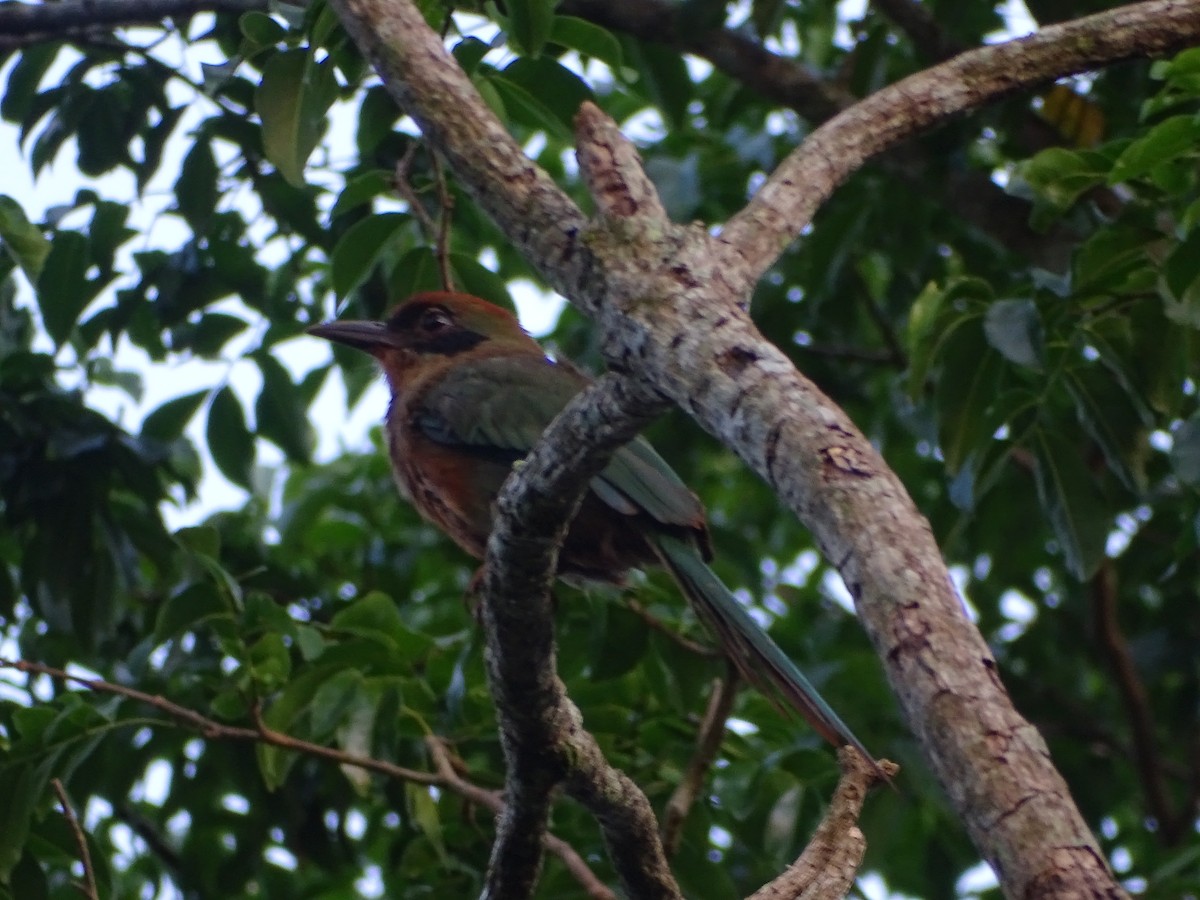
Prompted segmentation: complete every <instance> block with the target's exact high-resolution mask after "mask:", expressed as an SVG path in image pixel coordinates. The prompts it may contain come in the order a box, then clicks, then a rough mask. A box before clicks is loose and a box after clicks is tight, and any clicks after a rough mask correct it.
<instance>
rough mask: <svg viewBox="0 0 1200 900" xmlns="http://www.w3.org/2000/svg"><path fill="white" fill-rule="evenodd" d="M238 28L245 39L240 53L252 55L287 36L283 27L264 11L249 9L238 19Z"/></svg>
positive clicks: (272, 45)
mask: <svg viewBox="0 0 1200 900" xmlns="http://www.w3.org/2000/svg"><path fill="white" fill-rule="evenodd" d="M238 29H239V30H240V31H241V32H242V36H243V37H244V38H245V39H246V40H245V42H244V43H243V45H242V54H243V55H244V56H252V55H253V54H255V53H257V52H258V51H259V50H262V49H264V48H266V47H274V46H275V45H276V44H278V43H279V42H280V41H282V40H284V39H285V38H286V37H287V31H286V30H284V27H283V26H282V25H280V24H279V23H278V22H276V21H275V20H274V19H272V18H271V17H270V16H268V15H267V14H266V13H264V12H259V11H258V10H251V11H250V12H247V13H243V14H242V16H241V18H239V19H238Z"/></svg>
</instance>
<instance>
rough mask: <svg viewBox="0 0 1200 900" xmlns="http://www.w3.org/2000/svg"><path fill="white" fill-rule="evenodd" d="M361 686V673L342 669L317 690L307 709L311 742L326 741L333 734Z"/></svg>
mask: <svg viewBox="0 0 1200 900" xmlns="http://www.w3.org/2000/svg"><path fill="white" fill-rule="evenodd" d="M362 685H363V676H362V673H361V672H358V671H356V670H354V669H343V670H342V671H340V672H336V673H334V675H333V677H332V678H330V679H328V680H327V681H325V682H324V683H323V684H322V685H321V686H320V687H319V688H317V692H316V693H315V694H314V695H313V699H312V705H311V706H310V708H309V716H310V717H311V721H312V739H313V740H316V741H323V740H326V739H327V738H328V737H329V735H331V734H332V733H333V730H334V729H335V728H337V726H338V725H339V724H340V723H341V721H342V719H343V718H344V717H345V715H346V713H347V711H348V710H349V709H350V707H351V705H352V704H353V703H354V700H355V696H356V695H357V694H358V692H359V691H360V690H362Z"/></svg>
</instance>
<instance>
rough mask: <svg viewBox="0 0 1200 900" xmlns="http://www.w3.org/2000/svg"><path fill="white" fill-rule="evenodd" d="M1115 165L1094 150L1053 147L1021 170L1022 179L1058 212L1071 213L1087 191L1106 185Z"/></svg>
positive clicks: (1020, 166)
mask: <svg viewBox="0 0 1200 900" xmlns="http://www.w3.org/2000/svg"><path fill="white" fill-rule="evenodd" d="M1111 168H1112V161H1111V160H1110V159H1109V158H1108V157H1107V156H1105V155H1103V154H1102V153H1097V152H1095V151H1091V150H1067V149H1065V148H1063V147H1051V148H1049V149H1047V150H1043V151H1042V152H1041V153H1039V154H1037V155H1036V156H1035V157H1033V158H1032V159H1030V160H1028V161H1027V162H1024V163H1021V164H1020V165H1019V166H1018V167H1017V173H1018V175H1019V176H1020V177H1021V178H1023V179H1024V180H1025V181H1026V182H1027V183H1029V184H1030V185H1032V186H1033V187H1034V188H1035V189H1036V190H1037V192H1038V193H1039V194H1040V195H1041V196H1042V197H1044V198H1045V199H1046V200H1048V201H1049V202H1050V204H1051V205H1052V206H1053V207H1055V208H1056V209H1060V210H1061V209H1067V208H1069V207H1070V206H1071V205H1073V204H1074V203H1075V201H1076V200H1078V199H1079V196H1080V195H1081V194H1083V193H1084V192H1085V191H1088V190H1091V189H1092V188H1094V187H1096V186H1097V185H1100V184H1104V182H1105V180H1106V179H1107V178H1108V175H1109V171H1110V169H1111Z"/></svg>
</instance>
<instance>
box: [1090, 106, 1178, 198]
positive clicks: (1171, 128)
mask: <svg viewBox="0 0 1200 900" xmlns="http://www.w3.org/2000/svg"><path fill="white" fill-rule="evenodd" d="M1197 145H1200V121H1197V119H1196V117H1195V116H1193V115H1182V116H1172V117H1170V118H1169V119H1164V120H1163V121H1162V122H1159V123H1158V124H1157V125H1155V126H1154V127H1153V128H1151V129H1150V132H1149V133H1148V134H1146V135H1144V136H1142V137H1140V138H1138V139H1137V140H1135V141H1134V142H1133V143H1131V144H1130V145H1129V146H1128V147H1126V148H1125V150H1124V152H1122V153H1121V155H1120V156H1118V157H1117V161H1116V162H1115V163H1114V164H1113V167H1112V171H1111V172H1110V173H1109V176H1108V183H1109V184H1120V183H1121V182H1122V181H1131V180H1132V179H1134V178H1141V177H1143V176H1145V175H1148V174H1150V172H1151V170H1152V169H1155V168H1157V167H1158V166H1160V165H1162V164H1163V163H1167V162H1172V161H1174V160H1175V159H1176V158H1178V157H1181V156H1185V157H1187V158H1189V159H1192V158H1194V157H1195V155H1196V152H1197V150H1196V148H1197Z"/></svg>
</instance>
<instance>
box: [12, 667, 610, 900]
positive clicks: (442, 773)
mask: <svg viewBox="0 0 1200 900" xmlns="http://www.w3.org/2000/svg"><path fill="white" fill-rule="evenodd" d="M0 668H5V669H15V670H17V671H18V672H24V673H26V674H32V675H46V676H49V677H50V678H54V679H56V680H58V681H65V682H70V683H72V684H78V685H79V686H80V687H84V688H87V689H88V690H90V691H94V692H96V693H100V694H113V695H116V696H118V697H125V698H127V699H129V700H135V701H137V702H139V703H144V704H146V705H147V706H150V707H153V708H154V709H157V710H159V711H161V712H164V713H166V714H167V715H168V716H170V717H171V718H172V719H174V720H175V721H176V722H177V723H179V724H180V725H184V726H186V727H188V728H191V729H192V730H194V731H196V732H198V733H199V734H200V735H201V736H202V737H204V738H206V739H208V740H229V741H253V742H256V743H263V744H270V745H272V746H275V747H281V748H283V749H285V750H293V751H295V752H296V753H303V754H305V755H307V756H314V757H316V758H318V759H325V760H329V761H330V762H335V763H338V764H339V765H343V766H357V767H358V768H360V769H363V770H365V771H368V772H375V773H376V774H379V775H384V776H386V777H388V778H396V779H399V780H401V781H408V782H411V783H413V784H422V785H428V786H431V787H440V788H445V789H447V790H450V791H453V792H454V793H456V794H458V795H459V796H461V797H464V798H465V799H467V800H469V801H471V802H473V803H478V804H479V805H481V806H484V807H486V808H488V809H490V810H492V811H493V812H497V811H499V810H500V809H501V808H502V807H503V805H504V804H503V800H502V798H501V796H500V795H499V794H497V793H496V792H494V791H489V790H487V789H486V788H482V787H479V786H478V785H475V784H472V783H471V782H469V781H467V780H466V779H464V778H462V777H461V776H460V775H458V774H457V773H456V772H454V768H453V766H452V765H450V763H449V758H448V756H445V754H444V751H443V758H439V757H438V756H437V755H436V754H435V753H434V752H433V750H432V749H431V751H430V754H431V756H432V757H433V758H434V763H435V766H436V767H437V769H438V771H437V772H436V773H432V772H421V771H418V770H416V769H408V768H405V767H403V766H397V765H394V764H393V763H389V762H385V761H384V760H380V759H374V758H373V757H369V756H360V755H358V754H354V753H346V752H344V751H342V750H337V749H335V748H332V747H325V746H322V745H320V744H312V743H309V742H308V741H303V740H300V739H299V738H294V737H291V736H290V735H286V734H283V733H281V732H278V731H274V730H273V729H271V728H268V727H267V726H266V725H265V724H264V723H263V722H262V719H261V716H259V715H257V714H256V716H255V718H256V721H257V722H258V727H256V728H240V727H237V726H233V725H226V724H224V723H222V722H217V721H215V720H213V719H210V718H208V717H206V716H204V715H201V714H200V713H198V712H196V711H195V710H193V709H189V708H188V707H186V706H180V705H179V704H178V703H173V702H172V701H170V700H168V699H166V698H165V697H160V696H158V695H156V694H148V693H146V692H145V691H139V690H136V689H134V688H129V687H125V686H124V685H120V684H113V683H112V682H109V681H103V680H101V679H98V678H83V677H80V676H78V675H72V674H71V673H69V672H66V671H64V670H62V669H56V668H54V667H53V666H47V665H44V664H43V663H38V662H33V661H31V660H24V659H18V660H9V659H3V658H0ZM437 741H438V739H437V738H435V737H432V736H431V737H428V738H426V744H427V746H432V743H431V742H437ZM439 759H441V761H439ZM443 762H444V763H445V765H443V764H442V763H443ZM544 844H545V847H546V849H548V850H550V852H552V853H554V854H555V855H556V856H558V857H559V858H560V859H561V860H562V862H563V864H564V865H565V866H566V868H567V870H568V871H570V873H571V874H572V875H573V876H574V877H575V878H576V879H577V880H578V881H579V883H580V884H581V885H583V887H584V888H585V889H586V890H587V892H588V895H589V896H591V897H595V898H597V900H611V898H612V896H613V894H612V892H611V891H609V890H608V888H606V887H604V885H603V884H602V883H601V882H600V881H599V880H598V879H597V878H596V876H595V874H594V873H592V872H591V871H590V870H589V869H588V868H587V864H586V863H585V862H584V861H583V859H582V858H581V857H580V856H579V854H578V853H576V852H575V850H574V849H572V848H571V846H570V845H569V844H567V843H566V842H565V841H563V840H562V839H561V838H556V837H554V836H553V835H549V834H547V835H545V836H544Z"/></svg>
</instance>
